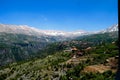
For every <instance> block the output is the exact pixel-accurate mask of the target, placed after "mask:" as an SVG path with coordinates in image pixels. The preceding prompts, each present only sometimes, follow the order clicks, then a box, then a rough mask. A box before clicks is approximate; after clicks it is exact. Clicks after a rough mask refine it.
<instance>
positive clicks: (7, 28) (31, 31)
mask: <svg viewBox="0 0 120 80" xmlns="http://www.w3.org/2000/svg"><path fill="white" fill-rule="evenodd" d="M113 31H118V24H116V25H113V26H111V27H109V28H107V29H105V30H101V31H98V32H89V31H84V30H79V31H74V32H65V31H57V30H40V29H36V28H34V27H30V26H27V25H6V24H0V32H5V33H14V34H25V35H33V36H38V37H39V36H63V37H76V36H82V35H88V34H94V33H105V32H113Z"/></svg>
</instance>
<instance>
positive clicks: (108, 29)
mask: <svg viewBox="0 0 120 80" xmlns="http://www.w3.org/2000/svg"><path fill="white" fill-rule="evenodd" d="M114 31H118V24H116V25H113V26H111V27H109V28H107V29H105V30H103V31H101V32H102V33H105V32H114Z"/></svg>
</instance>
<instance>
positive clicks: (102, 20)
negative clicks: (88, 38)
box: [0, 0, 118, 31]
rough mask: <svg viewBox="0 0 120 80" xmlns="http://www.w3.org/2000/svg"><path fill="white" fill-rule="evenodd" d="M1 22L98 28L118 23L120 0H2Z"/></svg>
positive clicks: (65, 28) (52, 27)
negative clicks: (119, 2)
mask: <svg viewBox="0 0 120 80" xmlns="http://www.w3.org/2000/svg"><path fill="white" fill-rule="evenodd" d="M0 23H2V24H15V25H28V26H31V27H36V28H39V29H45V30H63V31H76V30H85V31H98V30H102V29H105V28H107V27H109V26H112V25H114V24H117V23H118V1H117V0H0Z"/></svg>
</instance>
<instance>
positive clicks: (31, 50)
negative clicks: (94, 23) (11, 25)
mask: <svg viewBox="0 0 120 80" xmlns="http://www.w3.org/2000/svg"><path fill="white" fill-rule="evenodd" d="M113 35H115V33H114V34H113V33H111V34H108V33H105V34H95V35H91V36H87V37H82V38H79V39H77V40H71V41H63V42H54V43H47V44H44V40H43V42H39V39H37V41H36V40H34V39H36V38H33V36H29V37H28V36H25V35H24V36H22V37H21V35H19V36H18V35H14V36H13V35H11V34H10V35H8V36H7V37H9V36H11V37H12V40H11V38H10V42H8V40H9V38H6V40H7V39H8V40H7V41H5V39H4V40H2V39H3V37H0V40H1V42H0V51H1V53H0V61H3V62H4V65H5V64H6V65H5V66H3V67H1V68H0V80H4V79H6V80H53V79H56V80H114V77H115V72H116V69H117V68H118V67H117V64H118V63H117V59H115V57H116V56H118V40H117V37H115V36H113ZM0 36H4V35H0ZM106 36H108V37H106ZM110 36H113V37H110ZM16 37H19V38H20V37H21V39H22V40H21V41H20V40H18V38H16ZM16 39H17V40H18V41H16ZM26 39H27V41H28V42H26ZM4 41H5V42H4ZM15 41H16V42H15ZM24 41H25V42H24ZM72 46H75V47H77V49H78V50H80V51H81V52H82V53H83V56H80V57H78V58H73V57H71V54H72V51H64V50H66V49H69V48H70V47H72ZM38 48H42V49H38ZM88 48H89V49H88ZM7 53H8V54H7ZM3 54H4V55H3ZM11 59H12V60H11ZM7 60H8V61H10V60H11V62H5V61H7ZM8 63H11V64H8ZM93 65H103V66H105V67H106V66H109V67H110V68H108V70H104V71H103V73H100V72H99V71H97V70H96V71H97V72H95V71H92V72H89V71H87V69H86V67H88V66H93ZM113 67H114V68H113ZM84 69H86V71H87V72H85V70H84Z"/></svg>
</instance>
